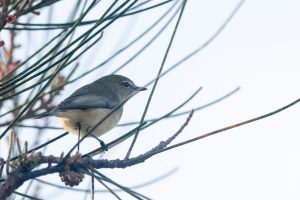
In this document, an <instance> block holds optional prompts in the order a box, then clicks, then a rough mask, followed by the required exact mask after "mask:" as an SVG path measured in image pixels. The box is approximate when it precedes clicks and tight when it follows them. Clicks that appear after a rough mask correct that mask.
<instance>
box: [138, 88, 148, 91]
mask: <svg viewBox="0 0 300 200" xmlns="http://www.w3.org/2000/svg"><path fill="white" fill-rule="evenodd" d="M136 90H138V91H144V90H147V88H145V87H137V88H136Z"/></svg>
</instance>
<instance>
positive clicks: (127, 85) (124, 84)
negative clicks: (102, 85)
mask: <svg viewBox="0 0 300 200" xmlns="http://www.w3.org/2000/svg"><path fill="white" fill-rule="evenodd" d="M122 85H123V86H124V87H126V88H129V87H130V84H129V83H128V82H123V83H122Z"/></svg>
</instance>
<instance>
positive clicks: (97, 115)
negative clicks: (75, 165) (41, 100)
mask: <svg viewBox="0 0 300 200" xmlns="http://www.w3.org/2000/svg"><path fill="white" fill-rule="evenodd" d="M145 89H146V88H142V87H137V86H136V85H135V84H134V83H133V82H132V81H131V80H130V79H128V78H126V77H124V76H121V75H108V76H104V77H102V78H100V79H98V80H96V81H94V82H93V83H90V84H88V85H85V86H83V87H81V88H79V89H77V90H76V91H75V92H74V93H72V94H71V95H70V96H69V97H68V98H66V99H65V100H64V101H62V102H61V103H60V104H58V105H57V106H56V107H55V108H54V109H52V110H50V111H48V112H45V113H42V114H40V115H38V116H37V118H41V117H46V116H56V117H59V118H61V122H62V125H63V127H64V128H65V129H66V130H68V131H70V132H71V133H73V134H78V130H77V129H76V124H77V123H80V124H81V126H82V129H83V131H82V132H81V134H85V133H86V132H87V131H88V129H89V128H91V127H93V126H94V125H95V124H97V122H99V121H100V120H101V118H104V117H105V116H106V115H107V114H108V113H110V111H111V110H112V109H114V108H115V107H116V106H118V105H119V104H121V103H122V102H123V101H126V100H127V99H128V98H129V97H130V96H131V95H132V94H134V93H136V92H138V91H142V90H145ZM122 112H123V106H120V108H118V109H117V110H116V111H115V112H114V113H113V114H112V115H111V116H110V117H108V119H106V120H105V121H104V122H103V123H102V124H101V125H100V126H99V128H98V129H96V130H95V133H94V135H97V136H99V135H101V134H103V133H105V132H107V131H109V130H110V129H111V128H113V127H114V126H115V125H116V124H117V122H118V121H119V120H120V118H121V116H122Z"/></svg>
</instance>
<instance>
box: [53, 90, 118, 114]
mask: <svg viewBox="0 0 300 200" xmlns="http://www.w3.org/2000/svg"><path fill="white" fill-rule="evenodd" d="M117 105H118V101H116V100H114V99H113V98H107V97H102V96H97V95H91V94H85V95H80V96H74V97H73V96H71V97H69V98H67V99H66V100H64V101H62V102H61V103H60V104H59V105H58V107H57V110H59V111H64V110H68V109H87V108H109V109H112V108H114V107H115V106H117Z"/></svg>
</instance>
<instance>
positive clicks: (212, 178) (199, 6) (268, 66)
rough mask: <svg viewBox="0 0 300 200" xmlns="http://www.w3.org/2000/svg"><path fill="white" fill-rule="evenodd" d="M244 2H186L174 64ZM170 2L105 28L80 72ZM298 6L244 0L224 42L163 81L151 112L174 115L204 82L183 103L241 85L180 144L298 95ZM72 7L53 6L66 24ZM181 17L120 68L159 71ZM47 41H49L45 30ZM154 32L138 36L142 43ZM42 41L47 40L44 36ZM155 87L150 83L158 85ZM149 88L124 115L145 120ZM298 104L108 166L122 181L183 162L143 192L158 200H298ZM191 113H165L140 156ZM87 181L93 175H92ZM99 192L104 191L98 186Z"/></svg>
mask: <svg viewBox="0 0 300 200" xmlns="http://www.w3.org/2000/svg"><path fill="white" fill-rule="evenodd" d="M106 2H109V1H106ZM104 3H105V1H104ZM237 3H238V1H234V0H227V1H220V0H212V1H196V0H190V1H188V2H187V5H186V9H185V11H184V15H183V18H182V21H181V22H180V25H179V29H178V34H176V37H175V42H174V44H173V45H172V48H171V51H170V55H169V57H168V59H167V62H166V68H168V67H170V66H171V65H172V64H174V63H176V62H177V61H178V60H179V59H180V58H182V57H183V56H185V55H186V54H187V53H189V52H190V51H191V50H194V49H195V48H197V47H199V46H200V45H201V44H202V43H203V42H205V41H206V40H207V39H208V38H209V37H210V36H211V35H212V34H213V33H214V32H215V31H216V30H217V29H218V28H219V27H220V25H221V24H222V23H223V21H224V20H225V18H226V17H227V16H228V15H229V14H230V13H231V11H232V10H233V8H234V7H235V6H236V5H237ZM169 6H170V5H166V6H165V7H164V9H157V10H155V11H154V10H153V11H151V12H148V13H144V14H140V15H139V17H138V18H136V17H131V18H126V19H122V20H120V21H119V22H117V23H116V24H115V25H113V26H112V27H111V29H109V30H107V31H105V32H104V38H103V40H102V41H101V42H100V43H99V45H98V46H97V48H94V49H93V54H91V55H89V56H87V57H84V59H83V60H82V61H81V62H80V64H81V70H82V71H81V72H83V71H85V70H86V69H87V68H88V67H90V66H94V65H95V64H97V63H99V62H100V61H102V60H104V59H105V58H106V56H108V55H110V54H111V53H112V52H113V51H115V49H116V47H118V46H119V45H120V44H121V46H123V45H125V44H127V42H129V41H131V39H133V38H134V37H135V36H137V35H138V34H139V33H141V32H142V31H143V30H144V29H146V28H147V27H148V26H150V25H151V24H152V23H153V22H154V21H155V20H156V19H157V18H158V17H159V15H161V14H162V13H163V12H164V11H165V10H166V9H167V8H168V7H169ZM299 6H300V2H299V1H296V0H287V1H276V0H275V1H274V0H273V1H271V0H265V1H257V0H256V1H255V0H254V1H246V2H245V4H244V5H243V6H242V8H241V9H240V11H239V12H238V14H237V15H236V16H235V17H234V19H233V20H232V21H231V22H230V24H229V25H228V26H227V28H226V29H225V30H224V31H223V32H222V33H221V34H220V35H219V37H218V38H217V39H216V40H214V41H213V42H212V43H211V44H210V45H209V46H208V47H206V48H205V49H204V50H203V51H201V52H200V53H199V54H197V55H196V56H194V57H193V58H191V59H190V60H189V61H187V62H185V63H184V64H182V66H180V67H179V68H178V69H176V70H174V71H173V72H171V73H170V74H169V75H168V76H166V77H164V78H163V79H161V80H160V81H159V83H158V89H157V90H156V92H155V94H154V97H153V101H152V103H151V106H150V110H149V112H148V114H147V118H148V117H149V118H150V117H156V116H160V115H162V114H164V113H166V112H168V111H169V110H171V109H172V108H174V107H176V106H177V105H178V104H179V103H181V102H183V101H184V100H185V99H186V98H187V97H188V96H190V95H191V94H192V93H193V92H194V91H195V90H196V89H197V88H198V87H199V86H203V90H202V91H201V92H200V93H199V94H198V96H197V97H196V98H195V99H193V100H192V102H191V103H190V104H188V105H187V106H186V107H185V108H183V109H182V110H187V109H190V108H193V107H197V106H199V105H202V104H205V103H208V102H210V101H212V100H214V99H216V98H218V97H220V96H222V95H224V94H226V93H228V92H229V91H231V90H233V89H234V88H236V87H238V86H240V87H241V90H240V91H239V92H238V93H236V94H235V95H233V96H231V97H229V98H228V99H226V100H224V101H222V102H221V103H218V104H216V105H214V106H211V107H209V108H206V109H203V110H201V111H200V112H197V113H195V115H194V117H193V118H192V120H191V122H190V125H189V126H188V127H187V128H186V129H185V130H184V132H183V133H182V134H181V135H180V136H179V137H178V138H177V139H176V141H175V142H179V141H184V140H185V139H189V138H192V137H196V136H199V135H201V134H204V133H206V132H209V131H213V130H216V129H219V128H222V127H225V126H228V125H231V124H234V123H237V122H241V121H244V120H246V119H250V118H253V117H256V116H258V115H261V114H265V113H268V112H271V111H273V110H275V109H278V108H279V107H282V106H284V105H286V104H288V103H290V102H292V101H293V100H295V99H296V98H299V97H300V92H299V83H300V80H299V72H300V70H299V64H300V60H299V53H300V39H299V36H300V22H299V19H300V12H299ZM69 9H70V10H71V8H70V6H68V2H67V1H62V2H61V3H58V4H57V6H56V7H55V9H54V13H55V20H54V21H55V22H64V21H63V19H65V14H66V13H67V12H66V11H69ZM98 16H99V13H97V12H96V11H95V15H94V16H89V17H90V18H91V19H95V18H96V17H98ZM174 22H175V20H174ZM174 22H173V24H172V26H171V27H169V28H168V29H167V31H165V32H164V33H163V34H162V35H161V37H160V38H159V39H158V40H157V41H156V42H155V43H154V44H153V45H151V47H150V48H149V49H147V50H146V51H145V52H144V53H143V54H142V55H141V56H140V57H138V58H137V59H136V60H135V61H133V62H132V63H130V64H129V65H128V67H126V68H125V69H124V70H122V71H120V73H119V74H122V75H126V76H128V77H130V78H131V79H132V80H134V81H135V82H136V83H137V84H138V85H143V84H145V83H147V82H148V81H149V80H151V79H152V78H153V77H155V75H156V74H157V72H158V69H159V66H160V63H161V61H162V57H163V54H164V52H165V50H166V46H167V44H168V41H169V38H170V36H171V34H172V30H173V29H172V27H174ZM156 30H157V29H156ZM36 34H41V32H40V33H36ZM152 34H153V32H152ZM40 38H41V41H42V40H43V37H40ZM147 38H148V39H149V37H147ZM148 39H145V40H144V42H142V43H140V46H141V45H142V44H144V43H145V42H146V41H148ZM35 42H36V44H37V46H39V45H38V44H39V39H38V38H37V39H36V40H35ZM137 49H139V48H138V47H136V46H135V47H134V48H131V50H130V51H128V52H127V53H126V54H125V55H124V56H121V57H120V58H118V59H116V60H115V61H114V62H112V63H111V64H109V65H108V66H107V67H105V68H104V69H102V70H98V71H96V72H95V73H93V74H92V75H90V76H88V77H86V78H84V79H82V80H81V81H79V82H77V83H75V84H73V85H71V86H69V87H67V88H66V90H65V92H64V95H62V96H60V97H59V98H57V102H59V101H60V100H63V99H64V98H66V97H67V96H68V95H69V94H70V93H72V92H73V91H74V90H75V88H78V87H80V86H82V85H84V84H87V83H90V82H91V81H92V80H94V79H97V78H99V77H101V76H102V75H105V74H108V73H109V72H111V71H113V69H115V68H116V67H118V66H119V65H120V64H121V63H123V62H124V60H125V59H126V58H128V57H129V56H130V55H132V54H133V53H135V52H136V50H137ZM91 58H92V59H91ZM149 89H150V90H151V86H150V87H149ZM150 90H148V91H147V92H143V93H142V94H139V95H137V96H136V97H134V98H133V99H131V100H130V101H129V102H128V103H127V105H126V106H125V110H124V115H123V117H122V120H121V121H122V122H128V121H136V120H139V119H140V117H141V115H142V111H143V108H144V106H145V104H146V101H147V98H148V95H149V94H150ZM299 111H300V105H295V106H294V107H292V108H290V109H288V110H286V111H284V112H282V113H279V114H277V115H275V116H272V117H270V118H267V119H264V120H261V121H259V122H255V123H252V124H249V125H246V126H243V127H240V128H237V129H234V130H230V131H226V132H225V133H221V134H218V135H215V136H212V137H209V138H206V139H203V140H201V141H197V142H194V143H191V144H189V145H186V146H184V147H180V148H177V149H175V150H172V151H168V152H165V153H163V154H160V155H158V156H155V157H153V158H151V159H149V160H147V161H146V162H145V163H143V164H140V165H137V166H134V167H130V168H128V169H113V170H101V172H103V173H104V174H106V175H107V176H109V177H110V178H112V179H113V180H115V181H118V182H119V183H121V184H123V185H124V186H132V185H138V184H141V183H144V182H147V181H148V180H152V179H154V178H156V177H159V176H161V175H162V174H164V173H167V172H168V171H170V170H173V169H174V168H177V169H178V170H177V172H176V173H174V174H173V175H171V176H169V177H167V178H165V179H162V180H160V181H159V182H156V183H154V184H150V185H147V186H144V187H142V188H139V189H136V191H138V192H140V193H142V194H145V195H146V196H149V197H151V198H153V199H206V200H216V199H231V200H235V199H236V200H238V199H243V200H247V199H249V200H250V199H273V200H281V199H289V200H294V199H295V200H296V199H299V198H300V189H299V188H300V170H299V169H300V159H299V157H300V145H299V139H300V137H299V134H300V125H299V124H300V123H299V116H300V114H299ZM185 118H186V116H183V117H178V118H174V119H172V120H165V121H163V122H161V123H159V124H158V125H155V126H154V127H151V128H149V129H147V130H146V131H143V132H142V133H141V135H140V136H139V138H138V141H137V145H136V146H135V148H134V152H133V155H139V154H141V153H143V152H145V151H147V150H149V149H150V148H152V147H154V146H155V145H156V144H158V142H159V141H161V140H165V139H167V138H168V137H169V136H171V134H172V133H174V132H175V131H176V130H177V129H179V127H180V126H181V124H183V123H184V121H185ZM57 122H58V120H57V119H52V120H51V124H52V125H57ZM131 128H132V127H128V128H126V130H130V129H131ZM53 132H54V131H51V132H50V131H49V134H47V135H48V137H46V136H43V137H45V141H46V140H47V138H53V137H54V136H55V135H57V134H58V133H61V132H62V131H57V133H55V134H54V133H53ZM124 132H125V131H124V129H120V128H116V129H114V130H113V131H111V132H110V133H111V134H107V135H105V136H104V137H103V138H102V139H104V141H109V139H110V138H115V137H117V136H118V135H119V134H121V133H124ZM51 134H53V136H52V135H51ZM75 142H76V137H72V136H67V137H66V138H65V139H63V140H62V141H59V142H56V143H55V144H53V145H52V146H49V147H47V154H53V155H59V154H60V152H61V151H67V150H68V149H69V147H71V146H72V145H74V143H75ZM128 144H129V143H126V144H122V145H120V147H117V148H114V149H112V150H110V151H109V152H108V153H106V154H105V155H104V158H107V159H114V158H123V157H124V156H125V153H126V148H127V147H128ZM97 145H98V143H97V142H96V141H94V140H92V139H87V140H86V141H85V142H84V144H83V145H82V146H81V149H82V151H85V152H87V151H89V150H91V149H94V148H96V147H97ZM44 180H48V181H52V182H54V183H60V180H59V177H58V175H57V174H55V175H51V176H48V177H45V178H44ZM88 181H89V178H88V177H87V176H86V178H85V182H88ZM81 186H84V185H83V184H82V185H81ZM82 188H86V187H82ZM23 189H24V188H23ZM97 189H103V188H102V186H101V185H100V184H97ZM19 191H22V188H21V189H20V190H19ZM119 194H120V196H121V197H123V198H124V199H131V197H130V196H128V195H127V194H125V193H119ZM40 197H41V198H43V199H66V198H69V199H83V197H84V194H81V193H78V192H67V191H65V192H63V191H62V190H57V189H55V188H50V189H47V190H42V194H41V196H40ZM100 198H101V199H115V198H114V197H113V196H112V195H111V194H109V193H107V194H96V199H100Z"/></svg>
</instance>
